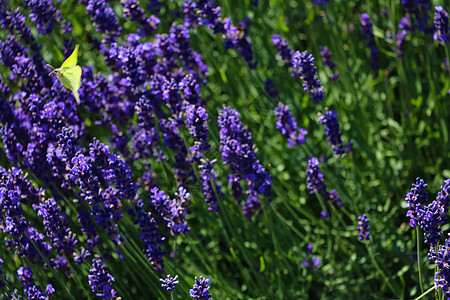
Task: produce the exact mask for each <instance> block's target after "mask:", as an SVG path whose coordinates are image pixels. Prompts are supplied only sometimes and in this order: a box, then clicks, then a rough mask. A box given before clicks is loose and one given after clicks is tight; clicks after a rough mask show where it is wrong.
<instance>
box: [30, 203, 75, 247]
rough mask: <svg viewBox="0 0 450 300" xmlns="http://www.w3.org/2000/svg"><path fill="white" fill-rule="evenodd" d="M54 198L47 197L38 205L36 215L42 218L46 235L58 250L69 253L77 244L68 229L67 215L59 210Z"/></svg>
mask: <svg viewBox="0 0 450 300" xmlns="http://www.w3.org/2000/svg"><path fill="white" fill-rule="evenodd" d="M60 210H61V209H60V207H59V206H57V205H56V201H55V200H54V199H48V200H46V201H45V202H43V203H41V204H40V205H39V210H38V216H42V217H43V218H44V226H45V230H46V234H47V236H48V237H49V238H50V240H51V241H52V243H53V246H54V248H55V250H56V251H58V252H61V253H62V252H66V253H71V252H72V251H73V249H74V247H75V245H76V244H77V242H78V241H77V240H76V238H75V235H74V234H73V233H72V232H71V231H70V228H69V220H68V219H67V216H66V215H65V214H63V213H61V212H60Z"/></svg>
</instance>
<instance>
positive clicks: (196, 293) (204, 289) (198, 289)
mask: <svg viewBox="0 0 450 300" xmlns="http://www.w3.org/2000/svg"><path fill="white" fill-rule="evenodd" d="M210 283H211V280H209V279H208V278H203V276H200V279H197V276H195V284H194V286H193V287H192V289H190V290H189V295H190V296H191V297H192V298H194V299H197V300H212V295H211V294H210V293H209V289H210V288H211V287H210V286H209V284H210Z"/></svg>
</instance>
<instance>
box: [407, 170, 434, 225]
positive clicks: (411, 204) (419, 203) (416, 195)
mask: <svg viewBox="0 0 450 300" xmlns="http://www.w3.org/2000/svg"><path fill="white" fill-rule="evenodd" d="M427 186H428V185H427V184H426V183H425V182H424V181H423V179H420V178H419V177H417V178H416V183H413V185H412V188H411V192H409V193H408V194H406V197H405V200H406V202H407V203H406V207H408V208H410V210H408V212H407V213H406V216H407V217H410V218H411V219H410V221H409V225H411V227H416V226H417V224H418V221H417V220H418V216H420V215H421V214H422V211H423V206H424V205H425V203H427V201H428V193H427V192H426V191H425V189H426V188H427Z"/></svg>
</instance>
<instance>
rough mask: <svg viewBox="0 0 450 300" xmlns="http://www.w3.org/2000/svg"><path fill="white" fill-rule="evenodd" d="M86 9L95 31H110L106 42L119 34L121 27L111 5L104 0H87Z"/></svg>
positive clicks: (114, 38) (113, 39)
mask: <svg viewBox="0 0 450 300" xmlns="http://www.w3.org/2000/svg"><path fill="white" fill-rule="evenodd" d="M85 2H87V6H86V10H87V15H89V16H91V18H92V21H93V22H94V26H95V27H96V30H97V32H101V33H110V36H109V37H108V40H107V41H108V42H114V41H115V40H116V39H117V37H118V36H119V35H120V32H121V31H122V28H121V27H119V22H118V20H117V16H116V14H115V13H114V10H113V9H112V7H110V6H109V5H108V3H107V1H105V0H88V1H86V0H85Z"/></svg>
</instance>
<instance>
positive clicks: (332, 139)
mask: <svg viewBox="0 0 450 300" xmlns="http://www.w3.org/2000/svg"><path fill="white" fill-rule="evenodd" d="M337 116H338V113H337V112H336V111H334V110H331V111H330V110H328V108H327V107H326V108H325V112H324V113H323V114H322V113H319V123H320V124H323V125H324V126H325V136H326V137H327V141H328V143H330V145H331V147H332V148H333V151H334V153H335V154H336V155H342V154H344V153H346V152H351V151H352V143H351V142H350V141H349V142H348V143H347V146H346V147H344V144H343V143H342V137H341V132H340V129H339V121H338V119H337Z"/></svg>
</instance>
